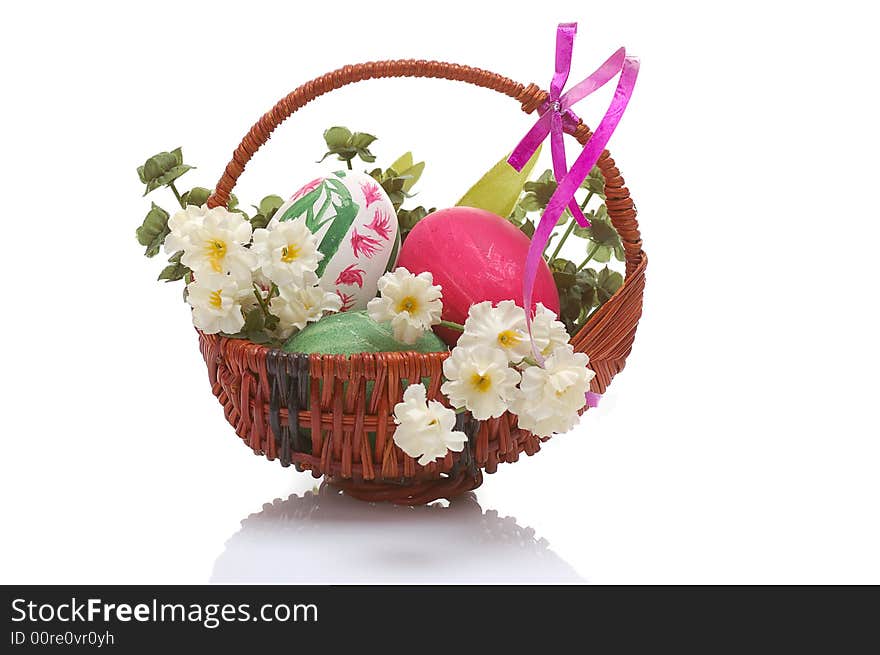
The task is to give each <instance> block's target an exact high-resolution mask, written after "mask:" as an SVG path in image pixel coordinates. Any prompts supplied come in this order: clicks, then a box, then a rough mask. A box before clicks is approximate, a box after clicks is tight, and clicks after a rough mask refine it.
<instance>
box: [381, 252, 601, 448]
mask: <svg viewBox="0 0 880 655" xmlns="http://www.w3.org/2000/svg"><path fill="white" fill-rule="evenodd" d="M379 290H380V297H379V298H376V299H374V300H372V301H371V302H370V304H369V305H368V309H369V312H370V316H371V317H373V319H374V320H377V321H390V322H391V324H392V326H394V331H395V336H396V337H397V338H399V339H402V340H405V341H407V342H408V343H414V342H415V341H416V340H417V339H418V337H419V336H421V334H422V333H423V332H424V331H426V330H429V329H430V328H431V326H433V325H437V324H439V323H440V322H441V321H440V314H441V312H442V309H443V305H442V300H441V289H440V287H438V286H434V285H433V279H432V277H431V275H430V273H421V274H419V275H413V274H412V273H410V272H409V271H407V270H406V269H403V268H398V269H397V270H396V271H394V272H393V273H388V274H386V275H385V276H384V277H383V278H382V280H380V282H379ZM443 324H444V325H449V324H448V323H445V322H444V323H443ZM450 327H452V326H451V325H450ZM460 329H462V330H463V334H462V335H461V337H460V338H459V340H458V344H457V345H456V347H455V348H453V349H452V352H451V354H450V356H449V357H448V358H447V359H446V361H445V362H444V363H443V375H444V377H445V378H446V381H445V382H444V383H443V385H442V387H441V391H442V392H443V393H444V394H445V395H446V397H447V398H448V399H449V402H450V404H451V405H452V406H453V407H455V408H458V409H459V410H468V411H469V412H470V413H471V415H472V416H473V417H474V418H475V419H477V420H486V419H490V418H497V417H499V416H501V415H502V414H504V413H505V412H508V411H509V412H512V413H514V414H516V415H517V417H518V421H519V425H520V427H522V428H524V429H526V430H529V431H531V432H534V433H535V434H537V435H538V436H542V437H544V436H550V435H551V434H553V433H556V432H566V431H568V430H570V429H571V428H572V427H574V425H575V423H576V422H577V418H578V414H579V412H580V411H581V410H582V409H583V407H584V406H585V405H586V402H587V401H586V394H587V392H588V391H589V388H590V381H591V380H592V379H593V377H594V376H595V373H594V372H593V371H592V370H591V369H590V368H589V367H588V364H589V358H588V357H587V355H585V354H583V353H576V352H574V348H572V346H571V345H570V344H569V342H568V341H569V336H568V333H567V332H566V330H565V326H564V325H563V324H562V323H561V322H559V321H558V320H557V317H556V315H555V314H554V313H553V312H552V311H551V310H549V309H547V308H546V307H544V305H542V304H540V303H539V304H538V305H537V309H536V312H535V316H534V318H533V320H532V335H531V339H530V338H529V334H528V330H527V327H526V315H525V311H524V310H523V308H522V307H519V306H517V305H516V303H514V302H513V301H512V300H505V301H502V302H499V303H497V304H496V305H493V304H492V303H491V302H488V301H487V302H481V303H478V304H476V305H473V306H472V307H471V308H470V311H469V313H468V317H467V320H466V321H465V324H464V326H460ZM532 341H534V344H535V348H536V350H537V351H538V353H540V355H541V359H544V362H543V364H542V365H539V364H538V362H536V361H535V360H534V359H533V358H532V356H533V354H534V353H533V351H532ZM394 418H395V422H396V423H397V426H398V427H397V431H396V432H395V435H394V440H395V443H397V445H398V446H400V448H401V449H403V451H404V452H406V453H407V454H408V455H410V456H412V457H419V463H421V464H425V463H427V462H428V461H433V460H434V459H436V458H438V457H443V456H445V454H446V452H447V450H454V451H458V450H460V449H461V448H460V440H461V436H460V435H461V433H460V432H455V431H453V429H452V428H453V427H454V425H455V411H454V410H452V409H449V408H447V407H443V406H442V405H440V404H439V403H438V402H436V401H433V400H432V401H430V402H426V398H425V391H424V387H423V386H422V385H421V384H413V385H410V386H409V387H408V388H407V390H406V393H405V394H404V402H402V403H399V404H398V405H396V406H395V408H394Z"/></svg>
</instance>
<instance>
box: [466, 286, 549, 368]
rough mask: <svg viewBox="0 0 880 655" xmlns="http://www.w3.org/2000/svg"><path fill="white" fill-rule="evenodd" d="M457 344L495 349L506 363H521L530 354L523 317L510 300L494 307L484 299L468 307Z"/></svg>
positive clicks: (524, 317) (524, 315) (520, 308)
mask: <svg viewBox="0 0 880 655" xmlns="http://www.w3.org/2000/svg"><path fill="white" fill-rule="evenodd" d="M458 345H459V346H461V347H463V348H471V347H479V348H497V349H499V350H500V351H501V352H502V353H504V356H505V357H506V358H507V361H509V362H519V361H522V359H523V358H524V357H527V356H528V355H529V354H530V353H531V351H532V348H531V344H530V343H529V335H528V333H527V332H526V314H525V312H524V311H523V310H522V307H519V306H517V304H516V303H515V302H513V301H512V300H502V301H501V302H499V303H498V305H497V306H495V307H493V306H492V303H491V302H489V301H488V300H487V301H485V302H481V303H477V304H476V305H472V306H471V308H470V311H469V312H468V317H467V320H466V321H465V322H464V334H462V335H461V337H460V338H459V340H458Z"/></svg>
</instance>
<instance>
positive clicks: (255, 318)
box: [242, 305, 266, 333]
mask: <svg viewBox="0 0 880 655" xmlns="http://www.w3.org/2000/svg"><path fill="white" fill-rule="evenodd" d="M265 327H266V315H265V314H264V313H263V310H262V308H260V306H259V305H258V306H256V307H254V308H253V309H251V310H250V311H248V312H247V314H245V316H244V327H243V328H242V332H245V333H253V332H260V331H261V330H263V328H265Z"/></svg>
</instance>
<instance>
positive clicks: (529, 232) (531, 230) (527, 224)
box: [519, 219, 535, 239]
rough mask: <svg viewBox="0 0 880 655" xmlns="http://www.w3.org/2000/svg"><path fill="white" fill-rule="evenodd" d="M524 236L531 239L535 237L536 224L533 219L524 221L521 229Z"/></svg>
mask: <svg viewBox="0 0 880 655" xmlns="http://www.w3.org/2000/svg"><path fill="white" fill-rule="evenodd" d="M519 229H520V230H521V231H522V232H523V234H525V235H526V236H527V237H528V238H529V239H531V238H532V237H533V236H535V224H534V223H533V222H532V220H531V219H528V220H525V221H523V224H522V225H521V226H520V228H519Z"/></svg>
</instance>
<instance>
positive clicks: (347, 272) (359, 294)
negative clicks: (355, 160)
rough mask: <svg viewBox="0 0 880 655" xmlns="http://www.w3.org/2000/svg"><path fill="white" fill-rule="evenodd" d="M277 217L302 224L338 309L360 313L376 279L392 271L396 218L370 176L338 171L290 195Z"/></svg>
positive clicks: (324, 284) (373, 292) (323, 283)
mask: <svg viewBox="0 0 880 655" xmlns="http://www.w3.org/2000/svg"><path fill="white" fill-rule="evenodd" d="M276 216H277V217H278V220H281V221H292V220H299V221H304V222H305V224H306V226H307V227H308V228H309V231H311V232H312V233H313V234H314V235H315V236H316V237H317V238H318V250H319V251H320V252H321V253H323V255H324V258H323V259H322V260H321V262H320V263H319V265H318V270H317V271H316V273H317V275H318V277H319V278H320V281H321V286H322V287H323V288H325V289H327V290H328V291H335V292H336V294H337V295H338V296H339V298H340V299H341V300H342V305H343V306H342V311H349V310H353V309H354V310H357V309H364V308H365V307H366V306H367V303H368V302H369V301H370V300H371V299H372V298H374V297H375V296H376V289H377V283H378V280H379V278H380V277H381V276H382V274H383V273H385V272H386V271H387V270H391V269H393V268H394V265H395V264H396V261H397V253H398V250H399V248H400V232H399V229H398V224H397V214H396V212H395V211H394V206H393V205H392V204H391V200H390V199H389V198H388V195H387V194H386V193H385V190H384V189H382V187H381V186H380V185H379V184H378V183H377V182H376V181H375V180H374V179H373V178H372V177H370V176H369V175H366V174H365V173H359V172H357V171H338V172H335V173H331V174H330V175H327V176H326V177H319V178H316V179H314V180H312V181H311V182H309V183H308V184H306V185H305V186H303V187H302V188H300V189H299V190H298V191H297V192H296V193H294V194H293V195H292V196H291V197H290V200H288V201H287V202H286V203H284V205H282V206H281V207H280V208H279V210H278V212H277V214H276Z"/></svg>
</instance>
